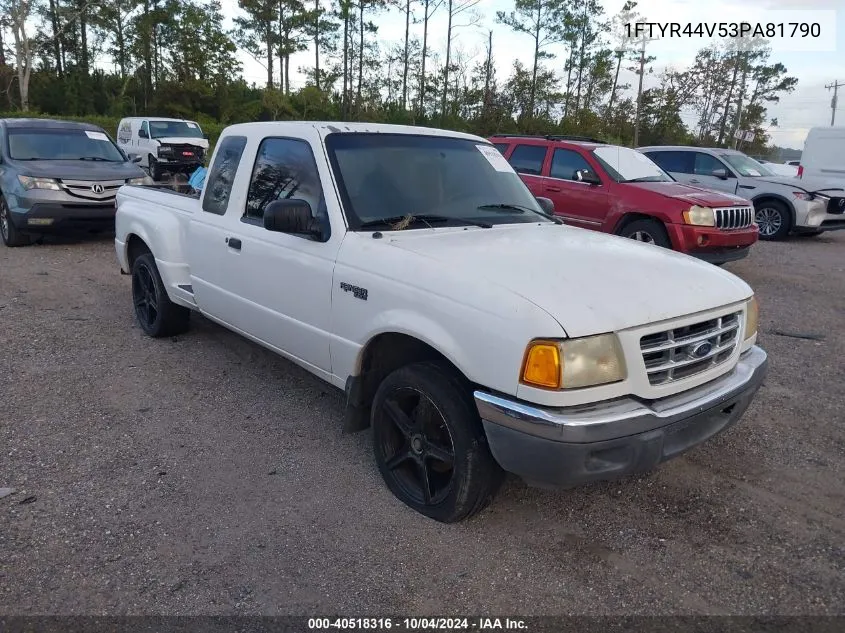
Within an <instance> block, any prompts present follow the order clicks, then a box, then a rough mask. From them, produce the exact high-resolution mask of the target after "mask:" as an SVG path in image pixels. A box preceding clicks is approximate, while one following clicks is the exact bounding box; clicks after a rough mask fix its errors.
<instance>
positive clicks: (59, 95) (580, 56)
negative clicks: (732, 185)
mask: <svg viewBox="0 0 845 633" xmlns="http://www.w3.org/2000/svg"><path fill="white" fill-rule="evenodd" d="M238 8H239V11H238V16H237V17H236V18H235V20H234V25H233V27H232V28H226V27H225V26H224V23H223V18H222V15H221V5H220V0H205V1H203V0H0V110H7V111H15V110H17V111H37V112H43V113H49V114H53V115H61V116H75V117H86V116H100V117H115V118H116V117H120V116H125V115H135V114H137V115H145V114H155V115H159V116H181V117H190V118H194V119H197V120H200V121H204V122H209V123H210V122H212V121H216V122H219V123H222V124H229V123H235V122H240V121H246V120H269V119H329V120H368V121H380V122H390V123H405V124H417V125H437V126H441V127H447V128H452V129H460V130H466V131H470V132H475V133H477V134H482V135H487V134H491V133H495V132H500V133H501V132H513V133H515V132H520V133H544V134H546V133H549V134H550V133H557V134H579V135H587V136H602V137H605V138H608V139H610V140H615V141H617V142H620V143H625V144H635V143H638V144H641V145H642V144H659V143H673V144H675V143H684V144H700V145H714V144H715V145H727V144H731V143H733V133H734V131H735V130H738V129H742V130H751V131H753V132H755V134H756V136H755V141H754V142H753V143H746V144H745V145H744V146H743V149H746V150H747V151H749V152H762V151H764V148H765V145H766V143H767V140H768V137H767V130H768V129H770V128H771V127H772V126H774V125H777V122H776V121H775V120H770V119H768V118H767V113H766V110H767V107H768V106H769V105H770V104H772V103H776V102H777V101H778V100H779V98H780V97H781V96H782V95H783V94H785V93H787V92H790V91H792V90H794V89H795V87H796V85H797V79H795V78H794V77H790V76H789V75H788V73H787V69H786V67H785V66H784V65H783V64H781V63H778V62H775V61H773V60H772V59H771V49H770V48H769V47H768V46H767V45H766V43H765V41H755V42H751V43H750V44H747V45H744V46H739V45H737V44H736V43H735V42H730V41H724V42H719V43H717V44H715V45H712V46H709V47H707V48H703V49H701V50H700V51H698V53H697V55H696V57H695V61H694V63H693V64H691V65H690V66H689V67H687V68H672V67H668V68H665V69H664V70H662V71H661V72H659V73H655V68H656V63H657V62H659V60H657V59H656V58H655V57H654V56H653V55H650V54H649V51H648V42H647V41H646V40H645V39H643V40H641V41H637V40H633V39H630V38H626V37H625V36H624V35H625V30H624V29H623V27H622V25H623V24H626V23H632V22H636V21H637V20H638V19H639V20H643V19H644V18H643V16H640V14H639V13H638V7H637V3H636V2H634V1H628V2H627V3H626V4H625V6H624V7H623V9H622V11H621V12H620V13H619V14H618V15H615V16H607V15H605V13H604V9H603V7H602V5H601V4H600V3H599V1H598V0H513V4H512V8H511V9H510V10H507V11H498V12H497V13H496V14H495V15H493V16H487V15H482V14H481V11H482V10H483V8H484V6H483V5H482V0H238ZM388 12H393V13H394V14H395V15H398V16H401V22H402V24H403V25H404V30H403V32H400V33H391V34H388V35H389V37H383V36H384V35H385V34H384V33H380V32H379V28H378V24H377V20H378V18H379V17H380V16H384V15H386V14H387V13H388ZM434 20H438V21H439V22H438V24H439V23H442V22H445V24H446V29H445V33H444V32H443V31H442V29H439V28H438V30H437V32H436V33H434V32H432V28H431V27H432V23H433V21H434ZM493 23H495V24H499V25H504V26H505V27H507V28H509V29H510V30H512V31H513V32H514V34H515V36H516V37H518V38H521V40H522V41H524V42H525V45H526V47H530V51H531V55H530V61H529V62H528V63H527V64H522V63H521V62H519V61H515V62H514V63H513V65H512V66H511V67H510V68H503V67H502V66H501V65H499V64H497V62H496V59H497V46H498V43H497V42H496V40H495V37H494V32H493V30H492V29H491V28H490V27H491V26H492V25H493ZM412 26H413V27H414V28H413V32H412V28H411V27H412ZM468 27H471V28H473V29H474V30H477V29H479V28H481V29H485V31H486V35H487V36H486V38H485V45H484V50H483V52H482V53H481V54H478V53H477V52H476V51H468V50H467V49H466V47H465V46H464V45H463V44H462V40H465V39H466V38H462V37H461V34H462V33H467V32H468ZM444 40H445V42H444ZM239 51H243V52H245V53H246V54H247V55H249V56H250V57H252V58H253V59H255V60H256V62H257V63H258V64H260V65H261V66H262V67H263V68H264V69H265V71H266V81H263V82H262V85H256V84H255V83H250V82H247V81H246V80H245V79H244V78H243V77H242V74H241V73H242V67H241V63H240V62H239V59H238V52H239ZM304 51H310V55H311V62H310V63H308V64H307V65H304V66H302V67H300V68H295V69H291V59H292V58H293V57H294V56H297V59H299V58H300V57H299V54H301V53H303V52H304ZM623 69H624V70H629V71H632V72H633V73H634V76H635V77H636V81H635V82H634V84H635V85H629V84H627V83H623V82H622V81H620V76H621V71H622V70H623ZM297 72H298V73H299V74H300V75H304V76H305V78H306V81H305V85H304V86H302V87H298V88H297V87H294V86H292V83H294V82H292V80H291V77H292V74H296V73H297ZM649 75H651V76H652V80H651V81H649V82H648V83H649V84H652V85H651V86H650V87H643V84H644V78H645V77H647V76H649ZM682 115H687V122H686V123H685V122H684V120H683V118H682ZM691 122H692V123H691Z"/></svg>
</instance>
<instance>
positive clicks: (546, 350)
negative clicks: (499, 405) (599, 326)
mask: <svg viewBox="0 0 845 633" xmlns="http://www.w3.org/2000/svg"><path fill="white" fill-rule="evenodd" d="M626 376H627V370H626V367H625V356H624V354H623V353H622V346H621V345H620V344H619V339H618V338H617V336H616V335H615V334H600V335H598V336H585V337H583V338H573V339H566V340H563V341H544V340H537V341H532V342H531V343H530V344H529V345H528V349H527V350H526V351H525V361H524V363H523V367H522V382H523V383H524V384H526V385H530V386H532V387H541V388H544V389H579V388H581V387H592V386H594V385H603V384H606V383H610V382H618V381H620V380H624V379H625V377H626Z"/></svg>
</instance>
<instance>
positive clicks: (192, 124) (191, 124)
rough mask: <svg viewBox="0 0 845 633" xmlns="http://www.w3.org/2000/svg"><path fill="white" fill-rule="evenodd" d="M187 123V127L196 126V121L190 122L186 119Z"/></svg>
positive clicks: (193, 127) (194, 127)
mask: <svg viewBox="0 0 845 633" xmlns="http://www.w3.org/2000/svg"><path fill="white" fill-rule="evenodd" d="M187 124H188V127H189V128H192V129H196V127H197V124H196V123H191V122H190V121H187Z"/></svg>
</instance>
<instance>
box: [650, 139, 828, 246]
mask: <svg viewBox="0 0 845 633" xmlns="http://www.w3.org/2000/svg"><path fill="white" fill-rule="evenodd" d="M638 150H639V151H640V152H642V153H643V154H645V155H646V156H648V157H649V158H650V159H651V160H653V161H654V162H655V163H657V164H658V165H660V167H661V168H663V171H665V172H668V173H669V174H670V175H671V176H672V177H673V178H674V179H675V180H678V181H680V182H685V183H688V184H691V185H697V186H699V187H705V188H707V189H713V190H716V191H724V192H728V193H732V194H735V195H738V196H742V197H743V198H746V199H748V200H751V201H752V202H753V203H754V209H755V216H756V222H757V225H758V226H759V228H760V238H761V239H764V240H776V239H780V238H783V237H786V235H788V234H789V233H790V232H795V233H803V234H805V235H818V234H819V233H822V232H823V231H832V230H835V229H845V190H843V189H842V188H841V186H840V185H838V184H837V183H833V182H830V181H827V180H824V179H822V178H802V179H798V178H791V177H789V176H778V175H777V174H775V173H774V172H773V171H772V170H771V169H769V168H768V167H766V166H765V165H762V164H760V163H758V162H757V161H756V160H754V159H753V158H751V157H750V156H746V155H745V154H743V153H742V152H738V151H736V150H732V149H718V148H705V147H683V146H669V145H661V146H656V147H640V148H638Z"/></svg>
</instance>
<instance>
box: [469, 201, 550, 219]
mask: <svg viewBox="0 0 845 633" xmlns="http://www.w3.org/2000/svg"><path fill="white" fill-rule="evenodd" d="M477 208H478V209H479V210H480V211H502V212H504V213H508V212H513V211H517V212H519V213H525V212H526V211H531V213H536V214H537V215H540V216H543V217H544V218H546V219H547V220H551V221H552V222H554V223H555V224H563V220H561V219H560V218H556V217H555V216H553V215H549V214H548V213H543V212H542V211H537V209H532V208H531V207H526V206H523V205H521V204H511V203H509V202H497V203H495V204H481V205H478V207H477Z"/></svg>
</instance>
